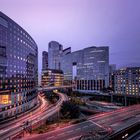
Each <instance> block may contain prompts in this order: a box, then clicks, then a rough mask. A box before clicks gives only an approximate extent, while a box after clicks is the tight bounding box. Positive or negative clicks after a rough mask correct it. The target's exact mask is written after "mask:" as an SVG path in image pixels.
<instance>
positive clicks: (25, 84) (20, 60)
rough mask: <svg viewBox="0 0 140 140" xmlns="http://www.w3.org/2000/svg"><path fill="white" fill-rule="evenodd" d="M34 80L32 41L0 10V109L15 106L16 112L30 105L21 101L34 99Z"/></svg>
mask: <svg viewBox="0 0 140 140" xmlns="http://www.w3.org/2000/svg"><path fill="white" fill-rule="evenodd" d="M37 84H38V48H37V45H36V43H35V41H34V40H33V39H32V38H31V36H30V35H29V34H28V33H27V32H26V31H25V30H24V29H22V28H21V27H20V26H19V25H18V24H16V23H15V22H14V21H13V20H11V19H10V18H9V17H7V16H6V15H4V14H3V13H1V12H0V112H2V111H4V110H6V109H7V110H8V109H10V108H13V107H18V106H20V107H19V108H17V110H18V112H19V111H25V110H26V109H29V108H30V106H28V105H27V106H22V105H24V104H25V103H26V104H27V103H28V102H31V100H34V99H36V97H37V90H36V86H37ZM36 101H37V100H36ZM36 101H35V102H36ZM35 102H34V104H35ZM5 106H6V107H5Z"/></svg>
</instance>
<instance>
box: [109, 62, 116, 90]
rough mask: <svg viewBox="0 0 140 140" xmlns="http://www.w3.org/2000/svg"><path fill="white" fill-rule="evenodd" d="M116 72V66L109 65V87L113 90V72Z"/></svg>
mask: <svg viewBox="0 0 140 140" xmlns="http://www.w3.org/2000/svg"><path fill="white" fill-rule="evenodd" d="M115 71H116V65H115V64H111V65H109V87H110V88H111V89H112V90H114V74H113V72H115Z"/></svg>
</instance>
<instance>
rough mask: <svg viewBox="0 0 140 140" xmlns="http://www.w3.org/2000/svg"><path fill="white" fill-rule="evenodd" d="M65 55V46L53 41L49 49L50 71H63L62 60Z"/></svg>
mask: <svg viewBox="0 0 140 140" xmlns="http://www.w3.org/2000/svg"><path fill="white" fill-rule="evenodd" d="M62 54H63V46H62V45H61V44H59V43H58V42H56V41H51V42H50V43H49V47H48V64H49V68H50V69H58V70H60V69H61V64H60V59H61V56H62Z"/></svg>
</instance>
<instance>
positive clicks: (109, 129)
mask: <svg viewBox="0 0 140 140" xmlns="http://www.w3.org/2000/svg"><path fill="white" fill-rule="evenodd" d="M139 122H140V105H133V106H129V107H124V108H120V109H117V110H115V111H111V112H107V113H102V114H98V115H94V116H91V117H89V118H88V119H87V121H84V122H81V123H78V124H74V125H70V126H67V127H64V128H60V129H57V130H53V131H51V132H48V133H45V134H41V135H37V136H34V137H31V138H27V139H26V140H38V139H43V140H48V139H49V140H59V139H63V140H67V139H72V138H73V139H75V138H82V137H86V136H87V134H88V136H90V137H94V136H95V134H96V133H98V134H100V135H99V136H100V138H102V139H103V138H104V137H105V136H106V137H107V136H111V135H115V134H116V133H118V132H120V131H122V130H124V129H125V130H126V129H127V128H129V127H131V126H133V125H135V124H137V123H139ZM99 132H102V133H99ZM128 135H129V134H128ZM110 139H111V137H110ZM118 139H122V135H120V137H119V138H118Z"/></svg>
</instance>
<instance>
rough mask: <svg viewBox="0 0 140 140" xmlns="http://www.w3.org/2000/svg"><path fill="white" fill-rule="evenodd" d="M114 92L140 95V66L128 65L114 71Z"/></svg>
mask: <svg viewBox="0 0 140 140" xmlns="http://www.w3.org/2000/svg"><path fill="white" fill-rule="evenodd" d="M113 76H114V94H118V95H129V96H140V67H128V68H124V69H120V70H117V71H115V72H113Z"/></svg>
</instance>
